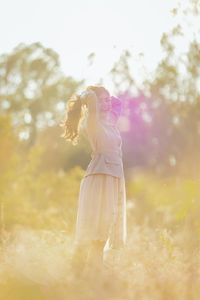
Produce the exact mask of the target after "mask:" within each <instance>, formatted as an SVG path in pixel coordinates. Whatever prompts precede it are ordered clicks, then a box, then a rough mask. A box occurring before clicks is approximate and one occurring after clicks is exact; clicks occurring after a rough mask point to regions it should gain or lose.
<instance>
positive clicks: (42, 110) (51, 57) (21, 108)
mask: <svg viewBox="0 0 200 300" xmlns="http://www.w3.org/2000/svg"><path fill="white" fill-rule="evenodd" d="M83 82H84V80H82V81H80V82H78V81H75V80H74V79H73V78H72V77H66V76H65V75H64V74H63V73H62V71H61V69H60V62H59V56H58V54H57V53H56V52H55V51H54V50H52V49H50V48H45V47H44V46H42V45H41V44H40V43H33V44H31V45H25V44H23V43H20V44H19V45H18V46H17V47H15V48H14V50H13V51H12V53H10V54H2V55H1V56H0V101H1V106H0V113H1V114H5V113H10V114H11V116H12V122H13V126H14V127H16V128H18V129H19V131H20V132H21V136H23V135H24V136H25V138H27V140H28V143H29V146H31V145H33V144H34V143H35V140H36V135H37V131H38V130H39V129H42V128H44V127H46V126H53V125H55V124H56V122H57V120H58V119H60V111H61V110H64V109H65V102H66V99H67V98H68V97H70V96H71V94H72V93H73V92H74V91H75V90H76V89H77V88H78V87H79V86H81V85H82V84H83ZM59 121H60V120H58V122H59Z"/></svg>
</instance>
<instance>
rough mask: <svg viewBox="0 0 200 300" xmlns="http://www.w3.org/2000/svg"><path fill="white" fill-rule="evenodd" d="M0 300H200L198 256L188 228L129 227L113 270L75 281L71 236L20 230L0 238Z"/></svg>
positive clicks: (114, 254)
mask: <svg viewBox="0 0 200 300" xmlns="http://www.w3.org/2000/svg"><path fill="white" fill-rule="evenodd" d="M1 237H2V240H1V264H0V292H1V293H0V299H2V300H3V299H7V300H14V299H17V300H18V299H19V300H25V299H30V300H32V299H37V300H40V299H45V300H46V299H48V300H51V299H52V300H55V299H56V300H62V299H63V300H64V299H115V300H116V299H141V300H143V299H152V300H157V299H159V300H160V299H163V300H165V299H166V300H167V299H171V300H172V299H174V300H175V299H176V300H177V299H181V300H185V299H187V300H189V299H199V296H200V252H199V248H198V244H197V241H196V240H195V239H194V233H192V232H190V230H189V227H188V226H187V225H186V226H185V227H184V229H183V227H182V229H180V228H179V229H178V228H177V230H176V232H173V234H172V232H170V231H169V230H160V229H158V228H157V229H155V228H154V229H153V228H150V227H149V226H148V225H145V224H143V225H141V226H136V225H135V226H134V225H132V226H131V228H130V227H129V231H128V238H127V246H126V248H125V249H123V250H119V251H116V250H107V251H105V252H104V262H106V263H107V265H108V264H109V265H110V267H109V268H108V267H107V268H104V269H102V270H101V271H98V272H97V271H95V270H94V269H90V271H89V272H86V273H82V275H80V276H77V273H75V272H74V270H73V268H72V267H71V264H70V262H71V255H72V253H73V247H72V242H73V240H72V236H67V235H66V233H65V232H62V231H56V230H55V231H50V230H31V229H24V228H22V227H16V228H15V229H14V228H13V230H12V231H11V232H6V231H4V232H2V235H1Z"/></svg>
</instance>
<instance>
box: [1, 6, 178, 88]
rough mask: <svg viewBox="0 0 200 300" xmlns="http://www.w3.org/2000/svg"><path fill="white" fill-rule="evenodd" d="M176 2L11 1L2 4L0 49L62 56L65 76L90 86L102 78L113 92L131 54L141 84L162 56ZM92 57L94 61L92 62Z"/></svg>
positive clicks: (134, 69)
mask: <svg viewBox="0 0 200 300" xmlns="http://www.w3.org/2000/svg"><path fill="white" fill-rule="evenodd" d="M176 3H177V1H175V0H168V1H164V0H163V1H160V0H152V1H148V0H141V1H131V0H125V1H119V0H117V1H116V0H115V1H114V0H109V1H105V0H102V1H96V0H93V1H91V0H85V1H80V0H79V1H78V0H73V1H64V0H57V1H47V0H43V1H39V0H34V1H25V0H21V1H11V0H7V1H4V3H3V4H2V5H1V12H2V15H1V18H0V32H1V47H0V50H1V53H5V52H6V53H8V52H11V51H12V49H13V48H14V47H16V46H17V45H18V44H19V43H20V42H23V43H25V44H30V43H34V42H40V43H42V44H43V46H45V47H50V48H53V49H54V50H55V51H56V52H57V53H58V54H59V56H60V62H61V66H62V69H63V71H64V72H65V74H66V75H71V76H73V77H74V78H76V79H83V78H84V79H85V80H86V82H88V84H94V83H96V82H98V80H99V79H100V78H102V79H103V81H104V83H105V85H106V86H107V88H109V87H110V88H111V84H110V81H109V80H110V76H109V75H108V74H109V71H110V70H111V68H112V67H113V64H114V62H116V61H117V60H118V59H119V57H120V55H121V54H122V52H123V50H126V49H127V50H129V51H130V52H131V54H132V57H133V58H134V61H133V65H131V69H132V71H133V74H136V76H135V77H136V80H138V81H139V80H140V79H142V78H143V76H144V73H145V71H151V70H153V68H154V67H155V65H156V63H157V62H158V60H159V59H160V58H161V56H162V52H161V46H160V38H161V35H162V33H163V32H165V31H167V30H169V28H171V26H172V25H173V22H174V20H173V17H172V14H171V12H170V11H171V9H173V8H174V7H175V6H176ZM5 28H6V31H5ZM91 53H95V56H94V58H93V60H92V61H89V60H88V55H89V54H91ZM139 53H144V56H142V55H139ZM135 72H136V73H135Z"/></svg>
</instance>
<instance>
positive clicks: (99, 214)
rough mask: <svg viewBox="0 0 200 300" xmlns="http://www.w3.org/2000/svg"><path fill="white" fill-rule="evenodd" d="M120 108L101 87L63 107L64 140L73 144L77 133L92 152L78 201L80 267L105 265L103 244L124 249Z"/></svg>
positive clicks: (76, 258) (77, 257)
mask: <svg viewBox="0 0 200 300" xmlns="http://www.w3.org/2000/svg"><path fill="white" fill-rule="evenodd" d="M121 104H122V103H121V100H120V99H118V98H116V97H113V96H111V95H110V93H109V92H108V90H107V89H105V88H104V87H103V86H88V87H87V88H86V89H85V90H84V91H83V92H82V93H81V94H74V95H72V97H71V98H70V99H69V100H68V102H67V111H66V120H65V122H64V123H63V126H64V128H65V134H64V135H63V136H64V138H65V139H66V140H68V141H71V142H72V143H73V144H75V145H76V144H77V139H78V136H79V131H81V132H82V134H83V135H84V137H85V138H86V139H87V140H88V141H89V143H90V145H91V148H92V154H91V161H90V163H89V165H88V167H87V170H86V172H85V175H84V177H83V179H82V180H81V184H80V191H79V199H78V211H77V218H76V232H75V238H74V246H75V247H74V249H75V250H74V256H73V262H74V263H76V262H77V264H78V265H79V268H81V267H82V266H84V265H85V263H86V262H87V263H88V264H89V265H93V266H94V265H95V266H103V253H104V252H103V251H104V247H105V244H106V243H107V242H108V248H110V249H120V248H123V247H124V246H125V244H126V235H127V232H126V189H125V179H124V171H123V162H122V149H121V147H122V139H121V136H120V131H119V129H118V126H117V124H118V119H119V116H120V113H121ZM84 108H85V113H84Z"/></svg>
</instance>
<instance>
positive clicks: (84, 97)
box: [80, 90, 96, 106]
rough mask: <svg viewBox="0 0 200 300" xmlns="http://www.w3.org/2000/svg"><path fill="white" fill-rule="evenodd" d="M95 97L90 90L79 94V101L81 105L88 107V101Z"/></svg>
mask: <svg viewBox="0 0 200 300" xmlns="http://www.w3.org/2000/svg"><path fill="white" fill-rule="evenodd" d="M94 96H96V94H95V92H94V91H92V90H87V91H84V92H82V93H81V95H80V99H81V102H82V104H86V105H87V106H88V101H91V100H90V99H91V98H93V97H94Z"/></svg>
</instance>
